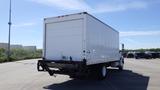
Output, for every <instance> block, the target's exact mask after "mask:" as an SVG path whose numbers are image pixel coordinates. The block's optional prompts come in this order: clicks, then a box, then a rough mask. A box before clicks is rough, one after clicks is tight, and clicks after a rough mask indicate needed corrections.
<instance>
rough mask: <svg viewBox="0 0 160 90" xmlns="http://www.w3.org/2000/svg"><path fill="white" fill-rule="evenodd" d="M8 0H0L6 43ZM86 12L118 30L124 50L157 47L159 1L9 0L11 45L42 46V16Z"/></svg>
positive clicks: (1, 27) (0, 37)
mask: <svg viewBox="0 0 160 90" xmlns="http://www.w3.org/2000/svg"><path fill="white" fill-rule="evenodd" d="M8 9H9V0H1V1H0V42H8V13H9V12H8ZM83 11H86V12H88V13H90V14H92V15H93V16H95V17H97V18H98V19H100V20H101V21H103V22H104V23H106V24H108V25H110V26H111V27H113V28H114V29H116V30H117V31H119V33H120V44H122V43H124V44H125V48H127V49H139V48H160V0H12V29H11V44H22V45H36V46H37V47H38V48H42V47H43V18H46V17H53V16H60V15H66V14H72V13H79V12H83Z"/></svg>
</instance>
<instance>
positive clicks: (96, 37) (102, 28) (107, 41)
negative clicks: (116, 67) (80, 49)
mask: <svg viewBox="0 0 160 90" xmlns="http://www.w3.org/2000/svg"><path fill="white" fill-rule="evenodd" d="M86 48H87V51H86V52H87V64H88V65H90V64H97V63H104V62H110V61H116V60H119V33H118V32H117V31H115V30H113V29H112V28H111V27H109V26H108V25H106V24H104V23H102V22H101V21H99V20H98V19H96V18H94V17H92V16H91V15H86Z"/></svg>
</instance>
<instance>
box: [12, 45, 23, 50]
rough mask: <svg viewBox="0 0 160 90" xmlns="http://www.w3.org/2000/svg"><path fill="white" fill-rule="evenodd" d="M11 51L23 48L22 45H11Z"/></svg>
mask: <svg viewBox="0 0 160 90" xmlns="http://www.w3.org/2000/svg"><path fill="white" fill-rule="evenodd" d="M11 49H23V46H22V45H16V44H14V45H11Z"/></svg>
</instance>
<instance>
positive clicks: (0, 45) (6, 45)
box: [0, 43, 8, 50]
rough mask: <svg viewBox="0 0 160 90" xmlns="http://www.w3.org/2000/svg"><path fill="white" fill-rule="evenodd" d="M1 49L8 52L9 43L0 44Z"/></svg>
mask: <svg viewBox="0 0 160 90" xmlns="http://www.w3.org/2000/svg"><path fill="white" fill-rule="evenodd" d="M0 48H4V49H6V50H7V48H8V44H7V43H0Z"/></svg>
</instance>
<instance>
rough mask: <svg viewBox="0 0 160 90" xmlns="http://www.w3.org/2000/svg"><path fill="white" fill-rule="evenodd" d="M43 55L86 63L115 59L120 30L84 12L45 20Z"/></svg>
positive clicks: (52, 58)
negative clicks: (84, 61)
mask: <svg viewBox="0 0 160 90" xmlns="http://www.w3.org/2000/svg"><path fill="white" fill-rule="evenodd" d="M43 46H44V49H43V58H45V60H50V61H52V60H54V61H60V60H63V61H66V62H67V61H82V60H84V59H85V60H86V64H87V65H92V64H98V63H104V62H111V61H117V60H119V58H120V55H119V33H118V31H116V30H114V29H113V28H112V27H110V26H109V25H107V24H105V23H103V22H101V21H100V20H98V19H97V18H95V17H93V16H92V15H90V14H88V13H86V12H83V13H77V14H71V15H64V16H58V17H51V18H45V19H44V45H43Z"/></svg>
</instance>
